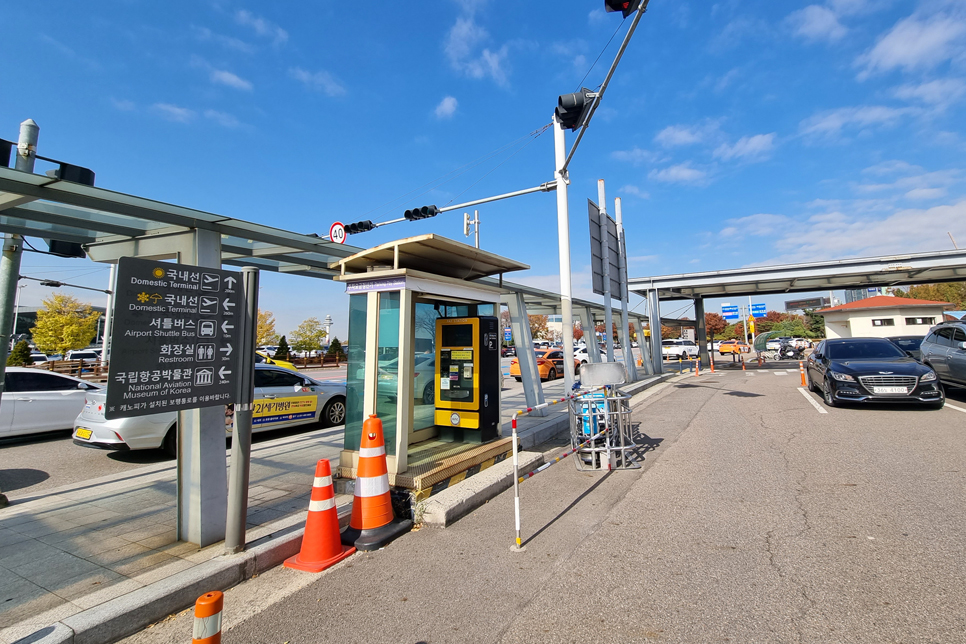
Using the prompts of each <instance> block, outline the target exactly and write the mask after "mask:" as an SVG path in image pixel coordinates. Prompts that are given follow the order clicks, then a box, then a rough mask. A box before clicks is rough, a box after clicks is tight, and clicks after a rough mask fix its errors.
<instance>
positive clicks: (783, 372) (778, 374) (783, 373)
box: [773, 371, 788, 376]
mask: <svg viewBox="0 0 966 644" xmlns="http://www.w3.org/2000/svg"><path fill="white" fill-rule="evenodd" d="M773 373H774V374H775V375H776V376H787V375H788V373H787V372H785V371H775V372H773Z"/></svg>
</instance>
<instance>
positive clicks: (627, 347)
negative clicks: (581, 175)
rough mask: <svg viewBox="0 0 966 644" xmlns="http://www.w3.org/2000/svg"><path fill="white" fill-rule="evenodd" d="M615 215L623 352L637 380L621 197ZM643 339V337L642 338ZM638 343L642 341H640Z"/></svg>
mask: <svg viewBox="0 0 966 644" xmlns="http://www.w3.org/2000/svg"><path fill="white" fill-rule="evenodd" d="M614 216H615V217H616V219H617V248H618V250H619V254H618V258H619V259H620V262H619V264H620V279H619V280H618V281H619V282H620V284H621V336H620V337H621V346H622V347H623V348H622V349H621V353H622V354H623V355H624V367H625V368H626V369H627V375H628V377H629V378H630V379H631V381H632V382H633V381H636V380H637V365H635V364H634V351H633V350H632V348H631V332H630V329H629V328H628V325H629V322H630V320H628V317H627V305H628V299H629V294H628V292H627V244H626V243H625V241H624V219H623V217H622V216H621V198H620V197H618V198H617V199H614ZM641 340H643V338H641ZM637 344H638V345H640V344H641V343H640V342H638V343H637Z"/></svg>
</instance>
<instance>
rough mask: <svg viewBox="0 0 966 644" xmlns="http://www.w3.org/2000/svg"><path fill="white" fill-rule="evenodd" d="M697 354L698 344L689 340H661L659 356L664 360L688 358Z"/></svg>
mask: <svg viewBox="0 0 966 644" xmlns="http://www.w3.org/2000/svg"><path fill="white" fill-rule="evenodd" d="M697 355H698V345H696V344H695V343H694V342H692V341H691V340H683V339H679V340H662V341H661V356H662V357H663V358H664V359H665V360H676V359H678V358H680V359H681V360H689V359H691V358H693V357H694V356H697Z"/></svg>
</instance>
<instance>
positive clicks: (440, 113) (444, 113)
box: [436, 96, 459, 119]
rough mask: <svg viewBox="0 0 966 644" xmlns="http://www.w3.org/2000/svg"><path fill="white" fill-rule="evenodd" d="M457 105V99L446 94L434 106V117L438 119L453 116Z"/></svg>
mask: <svg viewBox="0 0 966 644" xmlns="http://www.w3.org/2000/svg"><path fill="white" fill-rule="evenodd" d="M458 105H459V103H458V102H457V100H456V99H455V98H453V97H452V96H447V97H446V98H444V99H443V100H441V101H440V102H439V105H437V106H436V118H438V119H449V118H453V114H456V108H457V106H458Z"/></svg>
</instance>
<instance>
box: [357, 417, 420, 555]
mask: <svg viewBox="0 0 966 644" xmlns="http://www.w3.org/2000/svg"><path fill="white" fill-rule="evenodd" d="M412 526H413V522H412V521H411V520H409V519H397V518H396V517H395V515H394V514H393V511H392V497H391V496H390V495H389V468H388V467H387V465H386V442H385V440H384V439H383V435H382V421H381V420H379V417H378V416H376V415H375V414H372V415H370V416H369V418H367V419H366V420H365V421H364V422H363V423H362V441H361V442H360V445H359V464H358V466H357V467H356V485H355V495H354V496H353V499H352V516H351V517H350V519H349V527H348V528H346V530H345V532H343V533H342V543H343V544H345V545H347V546H355V547H356V550H378V549H379V548H381V547H383V546H384V545H386V544H387V543H389V542H390V541H392V540H393V539H395V538H396V537H398V536H399V535H401V534H402V533H404V532H408V531H409V530H410V529H411V528H412Z"/></svg>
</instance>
